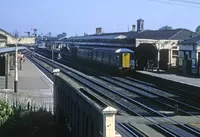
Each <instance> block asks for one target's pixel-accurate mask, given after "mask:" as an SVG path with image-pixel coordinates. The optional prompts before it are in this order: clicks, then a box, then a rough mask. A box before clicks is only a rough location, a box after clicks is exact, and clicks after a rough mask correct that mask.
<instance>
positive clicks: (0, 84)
mask: <svg viewBox="0 0 200 137" xmlns="http://www.w3.org/2000/svg"><path fill="white" fill-rule="evenodd" d="M18 72H19V73H18V94H17V95H16V94H13V93H14V90H13V88H14V70H11V71H10V74H11V75H10V76H9V78H8V81H9V83H8V90H5V89H4V88H5V77H0V100H5V98H6V99H7V100H8V101H9V103H11V104H12V103H13V101H14V99H16V96H18V98H20V100H22V101H23V102H28V101H30V100H31V102H32V103H36V104H37V107H39V106H43V105H48V106H49V105H52V103H53V82H52V81H51V80H49V79H48V78H47V77H46V76H45V75H44V73H42V72H41V71H40V70H39V69H38V68H37V67H36V66H35V65H34V64H33V63H32V62H31V61H29V60H28V59H27V58H26V61H25V62H23V63H22V70H19V71H18ZM6 95H7V96H6ZM19 96H20V97H19Z"/></svg>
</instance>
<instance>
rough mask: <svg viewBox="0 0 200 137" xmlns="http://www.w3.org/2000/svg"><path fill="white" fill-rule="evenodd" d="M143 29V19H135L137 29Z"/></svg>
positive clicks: (139, 30)
mask: <svg viewBox="0 0 200 137" xmlns="http://www.w3.org/2000/svg"><path fill="white" fill-rule="evenodd" d="M143 30H144V20H142V19H139V20H137V31H138V32H141V31H143Z"/></svg>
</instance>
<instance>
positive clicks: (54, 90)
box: [52, 69, 60, 118]
mask: <svg viewBox="0 0 200 137" xmlns="http://www.w3.org/2000/svg"><path fill="white" fill-rule="evenodd" d="M59 73H60V69H53V74H54V75H53V98H54V107H53V111H52V112H53V114H54V115H56V112H57V111H56V109H57V108H56V106H57V96H56V93H55V92H56V87H55V77H56V75H59ZM55 118H56V117H55Z"/></svg>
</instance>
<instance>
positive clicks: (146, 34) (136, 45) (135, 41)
mask: <svg viewBox="0 0 200 137" xmlns="http://www.w3.org/2000/svg"><path fill="white" fill-rule="evenodd" d="M195 36H197V34H196V33H194V32H192V31H190V30H187V29H172V30H144V20H142V19H139V20H137V30H136V25H132V30H131V31H129V32H116V33H102V28H97V29H96V34H93V35H86V36H77V37H69V38H68V39H65V42H66V43H67V44H69V45H79V46H82V45H84V46H95V47H96V46H105V47H124V48H130V49H132V50H134V51H135V58H136V61H137V67H138V69H144V68H145V67H147V64H148V62H149V61H152V62H154V66H156V67H157V68H159V69H162V70H169V69H170V70H173V69H175V68H176V66H177V60H178V51H179V46H178V44H179V42H181V41H184V40H186V39H190V38H193V37H195Z"/></svg>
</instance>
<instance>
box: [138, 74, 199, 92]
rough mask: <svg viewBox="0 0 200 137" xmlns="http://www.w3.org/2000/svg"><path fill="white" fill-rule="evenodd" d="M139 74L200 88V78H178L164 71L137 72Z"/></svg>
mask: <svg viewBox="0 0 200 137" xmlns="http://www.w3.org/2000/svg"><path fill="white" fill-rule="evenodd" d="M137 72H138V73H141V74H145V75H149V76H153V77H158V78H161V79H165V80H169V81H174V82H178V83H181V84H185V85H190V86H194V87H199V88H200V78H195V77H184V76H178V75H176V74H167V73H165V72H163V71H160V72H157V71H155V72H154V71H153V72H150V71H137Z"/></svg>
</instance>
